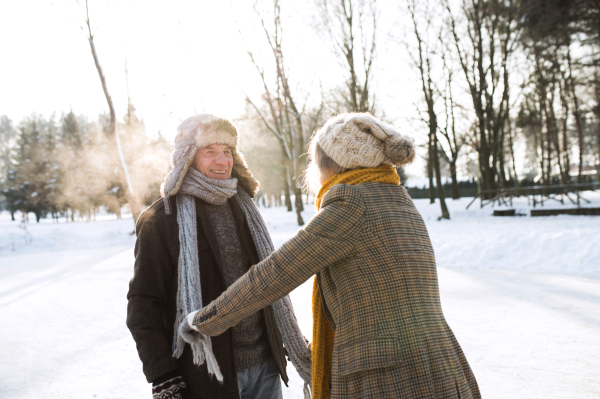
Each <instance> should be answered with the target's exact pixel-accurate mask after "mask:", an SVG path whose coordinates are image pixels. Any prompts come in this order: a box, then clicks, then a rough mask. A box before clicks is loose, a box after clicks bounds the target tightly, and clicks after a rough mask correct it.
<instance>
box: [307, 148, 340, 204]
mask: <svg viewBox="0 0 600 399" xmlns="http://www.w3.org/2000/svg"><path fill="white" fill-rule="evenodd" d="M308 159H309V164H308V168H306V171H305V172H304V179H303V186H304V189H305V190H306V191H308V192H311V193H313V194H317V193H318V191H319V189H320V188H321V182H320V181H319V174H323V173H325V171H327V170H329V171H331V172H333V173H334V174H338V173H340V172H343V171H344V168H343V167H341V166H340V165H338V163H337V162H335V161H334V160H333V159H331V157H330V156H329V155H327V154H326V153H325V151H323V149H322V148H321V147H320V146H319V144H317V143H316V142H311V144H310V152H309V154H308Z"/></svg>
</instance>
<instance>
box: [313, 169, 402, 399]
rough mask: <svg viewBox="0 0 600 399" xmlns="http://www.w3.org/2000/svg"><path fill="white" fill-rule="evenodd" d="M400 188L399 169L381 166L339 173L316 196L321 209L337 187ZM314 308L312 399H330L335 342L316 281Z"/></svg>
mask: <svg viewBox="0 0 600 399" xmlns="http://www.w3.org/2000/svg"><path fill="white" fill-rule="evenodd" d="M367 182H369V183H372V182H376V183H388V184H396V185H398V184H400V177H399V176H398V173H396V169H394V168H393V167H391V166H389V165H381V166H380V167H378V168H373V169H353V170H350V171H348V172H343V173H338V174H337V175H334V176H333V177H331V178H329V179H328V180H327V181H325V183H324V184H323V186H321V189H320V190H319V193H318V194H317V198H316V200H315V205H316V206H317V210H319V209H320V208H321V201H322V200H323V196H324V195H325V193H326V192H327V191H328V190H329V189H330V188H331V187H333V186H334V185H336V184H350V185H356V184H360V183H367ZM312 301H313V302H312V308H313V341H312V393H313V399H328V398H330V397H331V362H332V357H333V339H334V336H335V333H334V332H333V328H331V326H330V325H329V323H328V322H327V318H326V317H325V312H324V311H323V304H322V303H321V294H320V293H319V285H318V284H317V279H316V278H315V283H314V285H313V294H312Z"/></svg>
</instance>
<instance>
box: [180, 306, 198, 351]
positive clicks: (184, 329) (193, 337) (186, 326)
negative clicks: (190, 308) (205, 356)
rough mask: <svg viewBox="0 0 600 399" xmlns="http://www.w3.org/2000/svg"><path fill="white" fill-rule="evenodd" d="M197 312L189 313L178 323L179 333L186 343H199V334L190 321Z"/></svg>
mask: <svg viewBox="0 0 600 399" xmlns="http://www.w3.org/2000/svg"><path fill="white" fill-rule="evenodd" d="M196 313H197V312H192V313H190V314H189V315H188V316H187V317H186V318H185V319H184V320H183V321H182V322H181V324H180V325H179V335H181V338H183V340H184V341H185V342H187V343H188V344H199V343H200V339H201V335H200V333H199V332H198V330H196V329H195V328H194V327H192V321H193V320H194V316H195V315H196Z"/></svg>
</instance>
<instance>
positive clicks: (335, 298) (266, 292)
mask: <svg viewBox="0 0 600 399" xmlns="http://www.w3.org/2000/svg"><path fill="white" fill-rule="evenodd" d="M314 274H317V281H318V284H319V289H320V291H321V295H322V299H323V303H324V310H325V314H326V315H327V319H328V321H329V323H330V324H331V325H332V327H333V328H334V330H335V343H334V347H333V365H332V387H331V388H332V389H331V395H332V398H367V397H369V398H370V397H373V398H391V397H394V398H396V397H397V398H480V397H481V396H480V393H479V388H478V386H477V382H476V380H475V376H474V375H473V372H472V371H471V368H470V367H469V364H468V363H467V360H466V358H465V356H464V354H463V352H462V350H461V348H460V346H459V344H458V342H457V341H456V338H455V337H454V334H453V333H452V330H450V327H449V326H448V324H447V323H446V320H445V318H444V315H443V313H442V308H441V304H440V296H439V289H438V280H437V271H436V265H435V257H434V253H433V248H432V246H431V242H430V240H429V235H428V233H427V230H426V228H425V224H424V223H423V220H422V218H421V216H420V215H419V213H418V211H417V210H416V208H415V206H414V204H413V202H412V200H411V198H410V196H409V195H408V194H407V193H406V190H405V189H404V188H403V187H401V186H396V185H392V184H383V183H364V184H359V185H356V186H350V185H346V184H339V185H335V186H333V187H332V188H331V189H330V190H329V191H328V192H327V193H326V194H325V197H324V199H323V203H322V209H321V211H320V212H319V213H317V215H315V217H314V218H313V219H312V220H311V221H310V223H309V224H308V225H307V226H306V227H305V228H303V229H301V230H299V231H298V233H297V234H296V235H295V236H294V237H293V238H292V239H290V240H289V241H288V242H286V243H285V244H283V246H282V247H281V248H280V249H278V250H277V251H275V252H273V253H272V254H271V256H269V257H268V258H267V259H265V260H263V261H262V262H260V263H258V264H256V265H255V266H253V267H252V268H251V269H250V270H249V271H248V273H246V274H245V275H244V276H243V277H241V278H240V279H239V280H238V281H237V282H236V283H235V284H233V285H232V286H231V287H229V289H228V290H227V291H225V292H224V293H223V294H222V295H221V296H220V297H219V298H217V299H216V300H215V301H213V302H211V303H210V304H209V305H208V306H206V307H205V308H204V309H203V310H202V311H200V312H198V314H196V316H195V317H194V324H195V325H197V328H198V329H199V330H200V331H202V332H204V333H207V334H209V335H218V334H221V333H222V332H223V331H225V330H226V329H227V328H229V327H230V326H232V325H235V324H236V323H237V322H238V321H239V320H241V319H243V318H244V317H246V315H248V314H251V313H253V312H255V311H256V310H257V309H260V308H262V307H264V306H265V305H267V304H271V303H273V302H275V301H276V300H278V299H279V298H281V297H283V296H284V295H286V294H288V293H289V292H290V291H292V290H293V289H294V288H296V287H297V286H299V285H300V284H302V283H303V282H305V281H306V280H307V279H308V278H309V277H311V276H312V275H314Z"/></svg>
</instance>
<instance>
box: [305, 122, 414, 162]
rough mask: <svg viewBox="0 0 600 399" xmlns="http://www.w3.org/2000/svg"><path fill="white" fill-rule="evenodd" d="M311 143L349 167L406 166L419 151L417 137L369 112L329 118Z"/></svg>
mask: <svg viewBox="0 0 600 399" xmlns="http://www.w3.org/2000/svg"><path fill="white" fill-rule="evenodd" d="M312 143H313V144H312V145H315V144H318V145H319V147H321V149H322V150H323V151H324V152H325V153H326V154H327V155H328V156H329V157H330V158H331V159H333V160H334V161H335V162H336V163H337V164H338V165H340V166H342V167H344V168H346V169H356V168H376V167H378V166H380V165H382V164H385V165H392V166H403V165H407V164H409V163H411V162H412V161H413V160H414V159H415V154H416V151H415V144H414V139H412V138H410V137H408V136H403V135H401V134H400V133H399V132H398V131H397V130H396V129H394V128H393V127H392V126H390V125H387V124H385V123H383V122H381V121H380V120H378V119H376V118H375V117H373V116H372V115H371V114H368V113H348V114H340V115H337V116H335V117H333V118H331V119H329V120H328V121H327V122H326V123H325V125H323V127H322V128H320V129H319V130H318V131H317V133H315V137H314V138H313V140H312ZM313 153H314V152H313Z"/></svg>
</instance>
